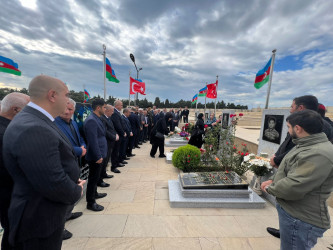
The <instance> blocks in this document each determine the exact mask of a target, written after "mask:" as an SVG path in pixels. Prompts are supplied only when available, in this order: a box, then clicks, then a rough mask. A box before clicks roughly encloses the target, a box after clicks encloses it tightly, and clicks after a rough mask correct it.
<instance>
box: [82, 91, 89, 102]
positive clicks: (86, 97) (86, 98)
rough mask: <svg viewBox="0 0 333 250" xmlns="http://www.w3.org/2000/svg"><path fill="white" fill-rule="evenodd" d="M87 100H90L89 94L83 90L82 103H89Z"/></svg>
mask: <svg viewBox="0 0 333 250" xmlns="http://www.w3.org/2000/svg"><path fill="white" fill-rule="evenodd" d="M89 99H90V94H89V92H88V90H86V89H85V90H84V101H83V103H86V102H87V101H89Z"/></svg>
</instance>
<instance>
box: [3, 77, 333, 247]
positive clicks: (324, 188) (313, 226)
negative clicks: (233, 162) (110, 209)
mask: <svg viewBox="0 0 333 250" xmlns="http://www.w3.org/2000/svg"><path fill="white" fill-rule="evenodd" d="M68 96H69V91H68V88H67V86H66V85H65V84H64V83H63V82H62V81H61V80H59V79H56V78H53V77H50V76H46V75H40V76H37V77H35V78H33V79H32V80H31V82H30V84H29V96H28V95H25V94H22V93H17V92H13V93H10V94H8V95H7V96H5V97H4V98H3V100H2V102H1V111H0V150H1V154H0V219H1V226H2V227H3V229H4V233H3V237H2V242H1V249H5V250H6V249H25V250H27V249H33V250H36V249H51V250H52V249H61V245H62V240H64V239H69V238H70V237H72V233H70V232H69V231H67V230H66V229H65V222H66V221H68V220H73V219H76V218H78V217H80V216H81V215H82V212H73V208H74V206H75V204H76V203H77V202H78V201H79V199H80V198H81V196H82V195H83V191H84V186H85V184H86V180H83V179H81V178H80V176H81V171H82V167H83V166H88V167H89V174H88V178H87V179H88V182H87V184H86V185H87V188H86V201H87V209H89V210H92V211H102V210H103V209H104V207H103V206H102V205H100V204H98V203H97V202H96V200H97V199H101V198H103V197H105V196H107V193H103V192H98V190H97V187H101V188H107V187H109V186H110V184H108V183H107V182H105V181H104V180H105V179H106V178H113V175H111V174H108V170H109V169H108V166H109V163H110V171H111V172H113V173H114V174H121V168H123V167H125V166H126V164H128V161H129V160H131V158H132V157H135V154H134V153H133V150H134V149H139V148H140V146H141V145H143V144H144V143H147V142H150V144H151V145H152V146H151V150H150V157H152V158H155V154H156V152H157V149H159V157H161V158H163V157H165V154H164V140H165V135H167V134H168V133H169V132H170V131H171V132H172V131H174V130H175V128H176V127H177V126H179V123H180V122H182V121H183V122H184V123H188V117H189V110H188V108H187V107H185V108H184V109H183V110H182V109H176V110H174V109H169V110H167V109H163V110H160V109H158V108H157V107H155V106H154V107H153V108H152V109H151V108H148V109H142V108H140V107H137V106H134V107H126V108H123V103H122V101H120V100H116V101H115V102H114V104H113V106H112V105H110V104H106V103H105V101H104V100H103V99H94V100H93V101H92V104H91V105H92V110H93V112H92V113H91V114H90V115H89V116H88V117H87V118H86V119H85V120H84V123H83V133H80V130H79V128H78V124H77V123H76V122H75V120H73V114H74V111H75V108H76V103H75V101H74V100H72V99H70V98H68ZM325 110H326V108H325V106H324V105H322V104H319V103H318V100H317V98H316V97H314V96H301V97H297V98H295V99H294V100H293V102H292V105H291V109H290V113H291V115H290V116H288V117H287V119H286V121H287V125H288V134H287V137H286V138H285V140H284V142H283V143H282V144H281V145H280V147H279V149H278V151H277V152H276V153H275V155H273V156H272V158H271V159H270V163H271V165H272V166H274V167H276V168H277V169H278V170H277V173H276V175H274V176H273V177H272V178H271V180H268V181H266V182H263V183H262V190H263V191H264V192H267V193H269V194H271V195H274V196H275V197H276V200H277V210H278V214H279V225H280V230H278V229H274V228H267V230H268V232H269V233H270V234H272V235H273V236H275V237H279V238H281V249H310V248H311V247H313V246H314V245H315V244H316V242H317V238H318V237H322V235H323V233H324V232H325V231H326V230H327V229H328V228H330V219H329V214H328V209H327V204H326V200H327V199H328V197H329V195H330V193H331V191H332V189H333V154H332V152H333V146H332V144H331V142H332V138H333V125H332V121H331V120H330V119H329V118H327V117H325ZM204 120H205V119H204V115H203V114H202V113H200V114H199V115H198V116H197V119H196V124H195V127H194V130H193V132H192V136H191V138H190V140H189V144H192V145H195V146H197V147H198V148H201V146H202V144H203V140H204V134H205V130H206V129H207V128H208V127H213V126H217V125H219V124H220V123H221V116H220V117H219V118H218V119H216V118H215V116H214V114H211V115H210V117H209V118H208V119H207V120H206V121H204ZM330 141H331V142H330ZM148 157H149V156H148ZM221 226H223V225H221Z"/></svg>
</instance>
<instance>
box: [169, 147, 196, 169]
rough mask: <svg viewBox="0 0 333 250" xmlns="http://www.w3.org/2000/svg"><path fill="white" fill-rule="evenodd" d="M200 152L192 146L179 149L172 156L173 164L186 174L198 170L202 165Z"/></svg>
mask: <svg viewBox="0 0 333 250" xmlns="http://www.w3.org/2000/svg"><path fill="white" fill-rule="evenodd" d="M200 155H201V153H200V150H199V149H198V148H197V147H195V146H192V145H189V144H188V145H185V146H182V147H179V148H177V149H176V150H175V151H174V152H173V155H172V164H173V165H174V166H175V167H176V168H179V169H181V170H183V171H184V172H190V171H192V170H194V169H196V168H197V167H198V165H199V163H200Z"/></svg>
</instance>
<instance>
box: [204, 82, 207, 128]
mask: <svg viewBox="0 0 333 250" xmlns="http://www.w3.org/2000/svg"><path fill="white" fill-rule="evenodd" d="M206 100H207V83H206V95H205V110H204V121H205V122H206Z"/></svg>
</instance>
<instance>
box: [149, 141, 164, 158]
mask: <svg viewBox="0 0 333 250" xmlns="http://www.w3.org/2000/svg"><path fill="white" fill-rule="evenodd" d="M157 148H159V150H160V155H164V139H158V138H156V137H155V138H154V141H153V146H152V147H151V150H150V155H155V154H156V152H157Z"/></svg>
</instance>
